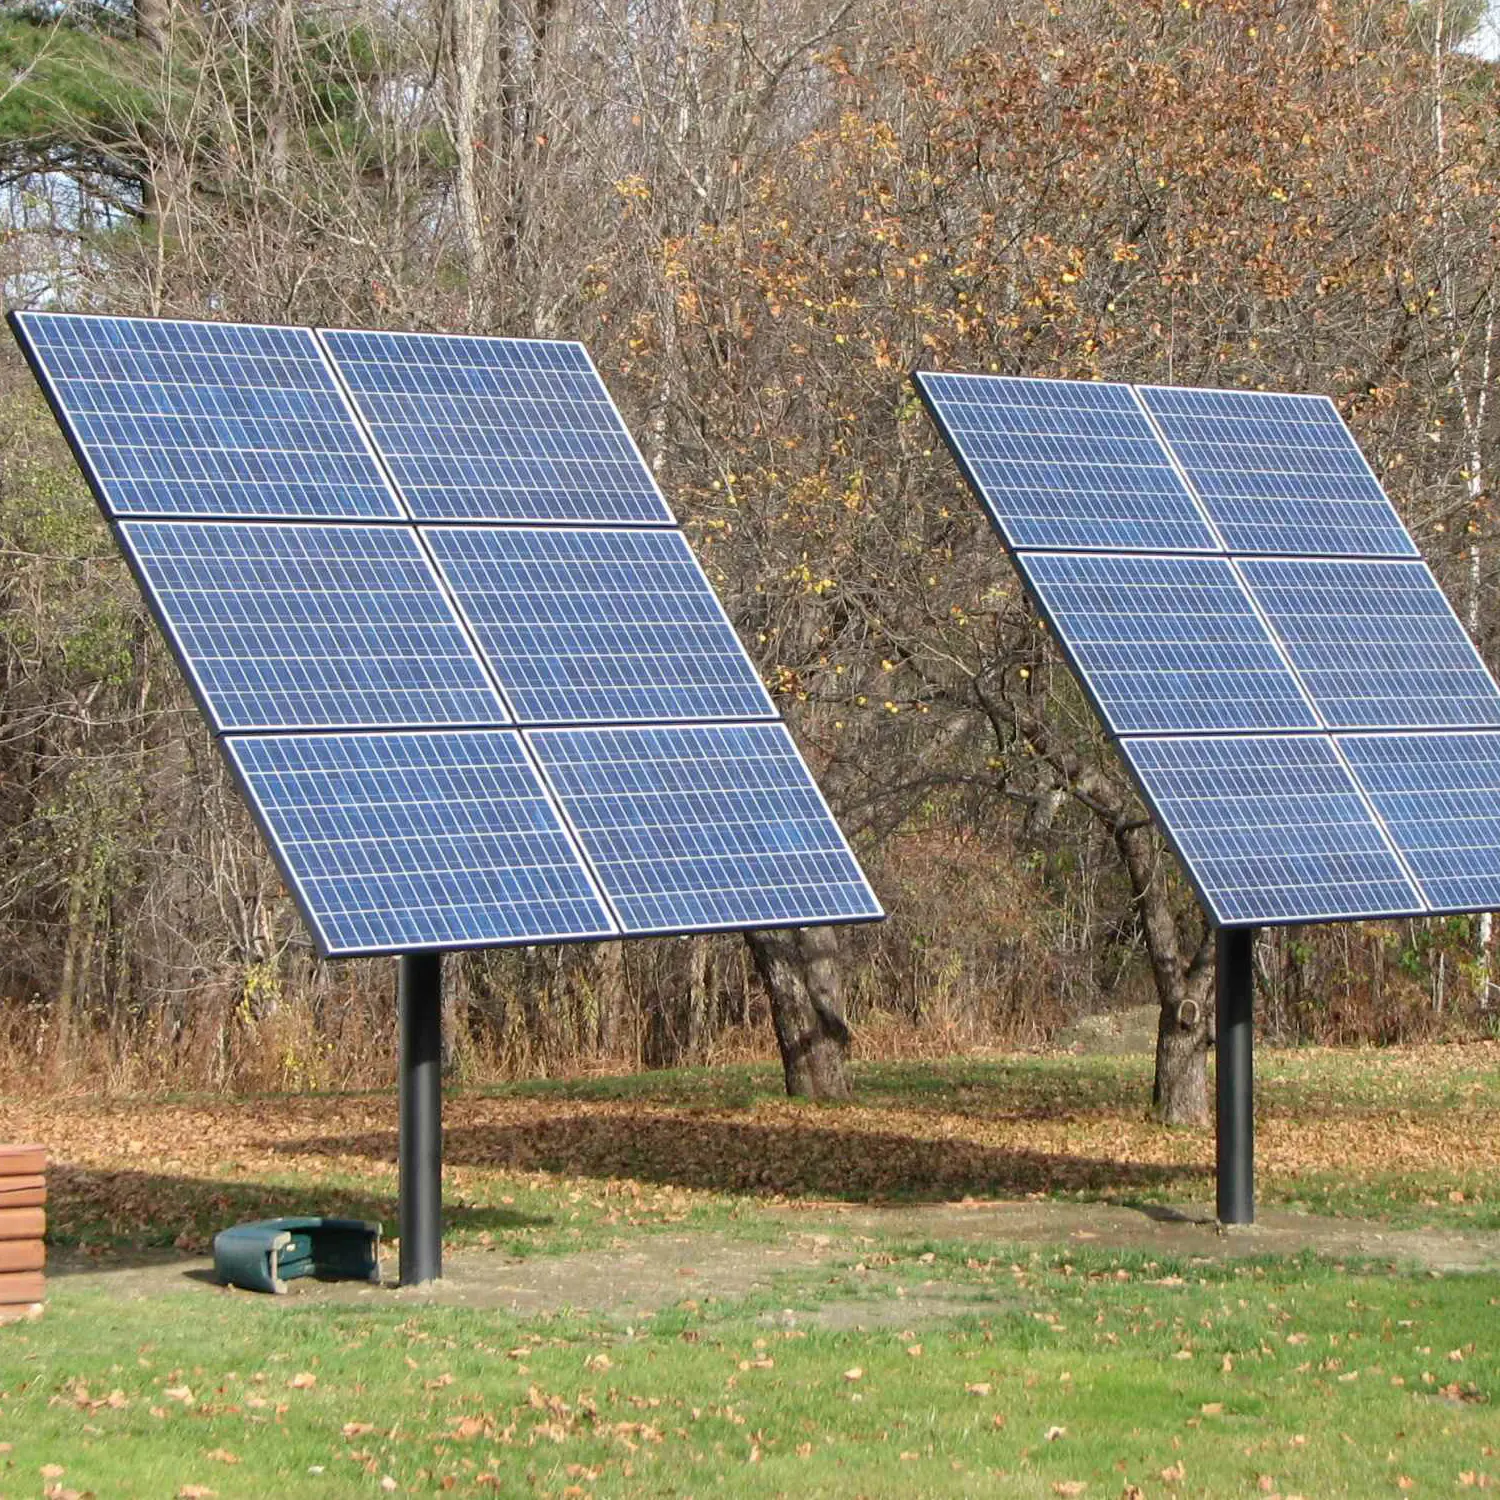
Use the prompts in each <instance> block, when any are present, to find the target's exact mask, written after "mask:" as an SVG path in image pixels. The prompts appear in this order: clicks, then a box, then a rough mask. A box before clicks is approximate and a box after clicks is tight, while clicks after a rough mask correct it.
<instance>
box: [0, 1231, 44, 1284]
mask: <svg viewBox="0 0 1500 1500" xmlns="http://www.w3.org/2000/svg"><path fill="white" fill-rule="evenodd" d="M46 1264H47V1247H46V1246H45V1245H44V1244H43V1243H42V1242H41V1241H40V1240H0V1276H4V1275H5V1273H6V1272H7V1271H40V1270H41V1269H42V1268H43V1267H44V1266H45V1265H46Z"/></svg>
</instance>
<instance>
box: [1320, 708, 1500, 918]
mask: <svg viewBox="0 0 1500 1500" xmlns="http://www.w3.org/2000/svg"><path fill="white" fill-rule="evenodd" d="M1338 743H1339V749H1340V750H1341V751H1342V752H1343V754H1344V758H1345V759H1346V760H1347V761H1348V762H1349V765H1350V767H1351V768H1352V770H1353V771H1354V775H1355V777H1356V778H1357V779H1358V781H1359V784H1360V785H1361V786H1362V787H1363V788H1364V789H1365V792H1366V794H1367V795H1368V797H1369V798H1370V801H1371V802H1373V803H1374V804H1375V810H1376V811H1377V812H1378V813H1379V814H1380V816H1381V819H1382V820H1383V821H1384V823H1385V826H1386V828H1387V829H1388V830H1389V832H1390V835H1391V838H1392V840H1393V841H1394V842H1395V845H1396V847H1397V848H1398V849H1399V850H1400V851H1401V856H1402V858H1403V859H1405V861H1406V863H1407V865H1408V866H1409V867H1410V869H1411V871H1412V873H1413V874H1414V875H1415V876H1416V878H1417V883H1418V885H1420V886H1421V888H1422V893H1423V895H1425V896H1426V897H1427V900H1428V902H1429V904H1430V905H1431V906H1432V907H1433V908H1434V910H1437V911H1496V910H1500V734H1421V735H1416V734H1372V735H1348V736H1344V737H1341V738H1340V739H1339V742H1338Z"/></svg>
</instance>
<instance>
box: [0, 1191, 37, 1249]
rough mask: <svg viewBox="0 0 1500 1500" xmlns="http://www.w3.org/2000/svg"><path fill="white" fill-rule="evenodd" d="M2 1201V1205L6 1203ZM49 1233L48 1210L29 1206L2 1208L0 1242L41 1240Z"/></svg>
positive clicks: (0, 1210) (0, 1209)
mask: <svg viewBox="0 0 1500 1500" xmlns="http://www.w3.org/2000/svg"><path fill="white" fill-rule="evenodd" d="M4 1201H5V1200H4V1199H0V1204H3V1203H4ZM46 1233H47V1210H46V1209H45V1208H40V1207H36V1206H34V1205H32V1204H27V1205H25V1206H24V1207H20V1208H7V1207H0V1240H39V1239H41V1238H42V1236H43V1235H45V1234H46Z"/></svg>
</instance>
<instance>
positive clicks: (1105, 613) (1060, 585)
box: [1016, 552, 1317, 734]
mask: <svg viewBox="0 0 1500 1500" xmlns="http://www.w3.org/2000/svg"><path fill="white" fill-rule="evenodd" d="M1016 562H1017V566H1018V567H1019V568H1020V570H1021V572H1022V574H1023V575H1024V577H1025V578H1026V579H1027V581H1028V582H1029V583H1030V584H1031V586H1032V588H1033V589H1034V590H1035V592H1036V594H1037V597H1038V598H1039V599H1040V600H1041V602H1042V605H1043V606H1044V608H1045V609H1046V610H1047V612H1048V614H1049V615H1050V617H1051V618H1052V620H1053V621H1054V623H1055V624H1056V627H1057V632H1058V635H1059V637H1060V638H1061V640H1062V641H1063V643H1064V645H1065V646H1066V647H1067V649H1068V651H1069V653H1070V654H1071V656H1072V657H1073V659H1074V661H1075V662H1076V663H1077V665H1078V669H1079V671H1080V673H1081V674H1082V678H1083V681H1084V683H1085V684H1086V685H1087V687H1088V688H1089V689H1090V690H1091V691H1092V693H1093V695H1094V697H1095V699H1096V700H1097V702H1098V704H1099V706H1100V709H1101V711H1102V712H1103V714H1104V718H1105V723H1106V725H1107V727H1109V728H1110V729H1111V730H1113V731H1114V732H1115V733H1116V734H1139V733H1150V732H1170V731H1193V730H1196V731H1211V730H1220V731H1222V730H1257V729H1259V730H1264V729H1312V728H1316V727H1317V719H1316V717H1315V716H1314V714H1313V712H1312V710H1311V709H1310V708H1309V707H1308V704H1307V701H1306V699H1305V698H1304V697H1303V694H1302V691H1301V689H1300V688H1299V687H1298V686H1297V683H1296V680H1295V679H1294V678H1293V676H1292V674H1291V672H1290V671H1289V670H1288V669H1287V666H1286V663H1285V661H1284V660H1283V659H1282V657H1281V654H1280V652H1279V651H1277V649H1276V647H1275V645H1274V644H1273V642H1272V640H1271V638H1270V636H1269V635H1268V634H1267V632H1266V628H1265V626H1264V625H1263V624H1262V623H1261V620H1260V618H1259V617H1258V616H1257V615H1256V613H1255V610H1254V608H1253V607H1252V606H1251V603H1250V599H1249V597H1248V595H1247V594H1246V593H1245V591H1244V588H1243V587H1242V586H1241V584H1240V581H1239V579H1238V578H1236V576H1235V574H1234V571H1233V569H1232V568H1231V567H1230V565H1229V563H1228V561H1227V560H1226V559H1223V558H1207V557H1204V558H1198V557H1144V556H1137V555H1131V554H1113V555H1104V556H1099V555H1089V554H1082V553H1048V552H1022V553H1020V554H1019V555H1018V556H1017V559H1016Z"/></svg>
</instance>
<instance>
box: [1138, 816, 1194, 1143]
mask: <svg viewBox="0 0 1500 1500" xmlns="http://www.w3.org/2000/svg"><path fill="white" fill-rule="evenodd" d="M1115 844H1116V846H1117V847H1118V849H1119V851H1120V856H1121V858H1122V859H1123V860H1124V861H1125V868H1126V870H1127V871H1128V872H1129V875H1130V885H1131V889H1132V890H1133V892H1134V893H1135V902H1136V910H1137V912H1138V913H1139V915H1140V919H1141V927H1142V930H1143V931H1144V933H1145V937H1146V951H1147V952H1148V953H1149V954H1150V956H1151V968H1152V971H1153V973H1154V974H1155V976H1156V993H1157V996H1158V997H1159V999H1160V1001H1161V1014H1160V1016H1159V1018H1158V1020H1157V1029H1156V1080H1155V1082H1154V1084H1153V1085H1152V1089H1151V1112H1152V1114H1154V1115H1155V1116H1156V1118H1157V1119H1158V1120H1160V1121H1161V1122H1162V1124H1163V1125H1206V1124H1207V1123H1208V1020H1209V1016H1208V1012H1209V1003H1208V1002H1209V988H1210V986H1211V985H1212V983H1213V977H1214V966H1213V930H1212V928H1207V929H1206V930H1205V933H1204V937H1203V940H1202V942H1201V943H1200V944H1199V948H1198V951H1197V952H1196V953H1195V954H1194V955H1193V958H1192V960H1191V962H1190V963H1188V964H1186V965H1184V964H1183V962H1182V958H1181V955H1180V954H1179V952H1178V944H1177V924H1176V922H1175V921H1174V920H1173V918H1172V909H1171V905H1170V903H1169V901H1168V899H1167V893H1166V890H1165V889H1164V887H1163V886H1162V883H1161V881H1160V880H1159V879H1157V872H1156V846H1155V844H1154V842H1153V841H1152V838H1151V832H1150V829H1149V828H1148V827H1147V826H1146V825H1145V824H1141V823H1134V824H1124V825H1121V826H1119V827H1117V828H1116V830H1115Z"/></svg>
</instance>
